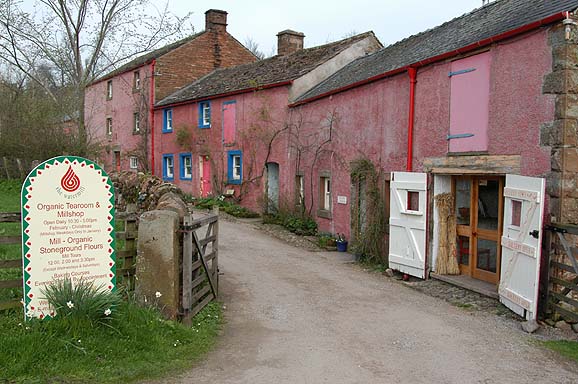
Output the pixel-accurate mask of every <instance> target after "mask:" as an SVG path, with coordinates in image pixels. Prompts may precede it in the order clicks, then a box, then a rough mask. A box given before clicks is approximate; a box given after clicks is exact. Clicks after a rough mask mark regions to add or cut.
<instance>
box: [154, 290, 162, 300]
mask: <svg viewBox="0 0 578 384" xmlns="http://www.w3.org/2000/svg"><path fill="white" fill-rule="evenodd" d="M162 295H163V294H162V293H160V292H159V291H156V293H155V296H156V298H157V299H158V298H159V297H161V296H162Z"/></svg>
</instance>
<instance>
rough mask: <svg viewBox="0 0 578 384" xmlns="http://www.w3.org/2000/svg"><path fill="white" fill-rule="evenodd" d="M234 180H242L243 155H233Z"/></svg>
mask: <svg viewBox="0 0 578 384" xmlns="http://www.w3.org/2000/svg"><path fill="white" fill-rule="evenodd" d="M232 160H233V180H241V155H233V156H232Z"/></svg>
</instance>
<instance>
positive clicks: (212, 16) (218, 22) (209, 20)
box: [205, 9, 227, 32]
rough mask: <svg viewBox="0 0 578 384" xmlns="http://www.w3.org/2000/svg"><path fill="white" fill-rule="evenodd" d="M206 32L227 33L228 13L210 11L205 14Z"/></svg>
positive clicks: (215, 10) (216, 10)
mask: <svg viewBox="0 0 578 384" xmlns="http://www.w3.org/2000/svg"><path fill="white" fill-rule="evenodd" d="M205 31H214V32H225V31H227V12H225V11H220V10H218V9H209V10H208V11H207V12H205Z"/></svg>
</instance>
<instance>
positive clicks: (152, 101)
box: [149, 59, 157, 176]
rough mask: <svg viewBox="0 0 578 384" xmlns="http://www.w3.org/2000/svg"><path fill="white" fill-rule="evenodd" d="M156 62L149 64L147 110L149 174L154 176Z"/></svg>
mask: <svg viewBox="0 0 578 384" xmlns="http://www.w3.org/2000/svg"><path fill="white" fill-rule="evenodd" d="M156 63H157V61H156V60H155V59H153V61H152V63H151V89H150V92H149V97H150V101H149V104H150V105H149V110H150V115H151V117H150V122H151V174H152V175H153V176H154V175H155V108H154V106H155V64H156Z"/></svg>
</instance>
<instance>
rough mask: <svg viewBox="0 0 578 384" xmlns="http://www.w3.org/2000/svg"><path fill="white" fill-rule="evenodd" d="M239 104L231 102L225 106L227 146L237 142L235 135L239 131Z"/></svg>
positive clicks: (224, 127)
mask: <svg viewBox="0 0 578 384" xmlns="http://www.w3.org/2000/svg"><path fill="white" fill-rule="evenodd" d="M236 110H237V104H236V103H235V102H229V103H225V104H223V142H224V143H225V144H232V143H234V142H235V134H236V130H237V117H236V116H237V114H236Z"/></svg>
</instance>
